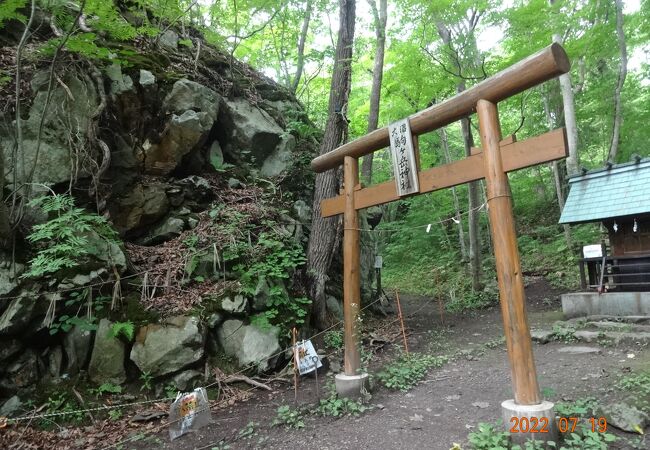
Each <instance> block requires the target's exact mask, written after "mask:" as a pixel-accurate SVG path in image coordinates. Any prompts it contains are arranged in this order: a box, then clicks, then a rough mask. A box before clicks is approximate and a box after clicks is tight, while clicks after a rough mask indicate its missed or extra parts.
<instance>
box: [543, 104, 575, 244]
mask: <svg viewBox="0 0 650 450" xmlns="http://www.w3.org/2000/svg"><path fill="white" fill-rule="evenodd" d="M542 102H543V104H544V113H545V114H546V121H547V122H548V128H549V130H552V129H553V128H555V124H554V123H553V117H552V116H551V106H550V105H549V99H548V94H544V93H543V94H542ZM550 166H551V171H552V172H553V181H554V184H555V195H556V198H557V204H558V207H559V208H560V214H562V210H563V209H564V193H563V192H562V176H561V175H560V169H559V167H558V163H557V161H553V162H552V163H550ZM562 227H563V228H564V239H565V240H566V244H567V246H569V247H571V228H570V227H569V225H568V224H566V223H565V224H564V225H562Z"/></svg>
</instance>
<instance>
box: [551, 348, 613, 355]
mask: <svg viewBox="0 0 650 450" xmlns="http://www.w3.org/2000/svg"><path fill="white" fill-rule="evenodd" d="M558 352H560V353H569V354H571V355H588V354H599V353H602V350H601V349H600V348H598V347H581V346H569V347H562V348H560V349H559V350H558Z"/></svg>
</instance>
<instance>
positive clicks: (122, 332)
mask: <svg viewBox="0 0 650 450" xmlns="http://www.w3.org/2000/svg"><path fill="white" fill-rule="evenodd" d="M109 333H110V335H111V336H113V337H120V336H124V338H126V340H127V341H129V342H131V341H132V340H133V338H134V336H135V325H133V322H131V321H130V320H127V321H126V322H115V323H113V325H111V330H110V332H109Z"/></svg>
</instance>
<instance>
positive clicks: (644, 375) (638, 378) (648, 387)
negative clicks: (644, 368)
mask: <svg viewBox="0 0 650 450" xmlns="http://www.w3.org/2000/svg"><path fill="white" fill-rule="evenodd" d="M616 386H617V387H618V388H620V389H625V390H627V391H632V392H634V394H636V395H650V372H641V373H637V374H634V375H628V376H626V377H624V378H622V379H621V380H620V381H619V382H618V383H617V384H616Z"/></svg>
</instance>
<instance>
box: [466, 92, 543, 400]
mask: <svg viewBox="0 0 650 450" xmlns="http://www.w3.org/2000/svg"><path fill="white" fill-rule="evenodd" d="M476 111H477V113H478V118H479V129H480V132H481V145H482V147H483V155H484V156H483V161H484V167H485V185H486V190H487V201H488V209H489V214H490V223H491V231H492V241H493V245H494V256H495V259H496V269H497V277H498V281H499V298H500V302H501V313H502V315H503V325H504V330H505V336H506V345H507V348H508V358H509V359H510V369H511V372H512V383H513V388H514V397H515V398H514V400H515V403H516V404H520V405H535V404H539V403H541V398H540V394H539V385H538V384H537V372H536V369H535V360H534V358H533V349H532V343H531V338H530V330H529V328H528V318H527V316H526V294H525V292H524V280H523V275H522V273H521V262H520V260H519V251H518V249H517V234H516V231H515V224H514V217H513V214H512V199H511V194H510V189H509V185H508V176H507V175H506V172H505V171H504V168H503V162H502V161H501V151H500V149H499V141H500V140H501V128H500V125H499V115H498V112H497V106H496V104H494V103H492V102H490V101H487V100H479V101H478V103H477V105H476Z"/></svg>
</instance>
